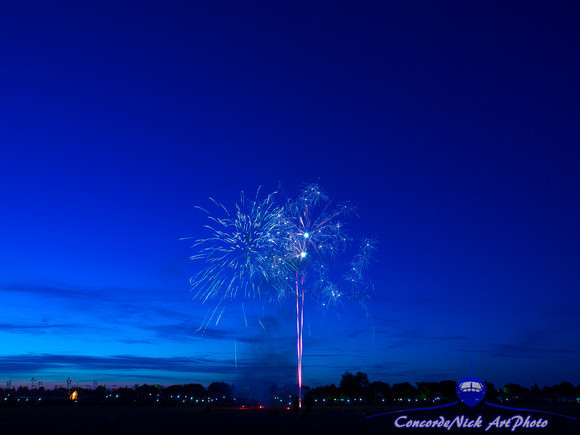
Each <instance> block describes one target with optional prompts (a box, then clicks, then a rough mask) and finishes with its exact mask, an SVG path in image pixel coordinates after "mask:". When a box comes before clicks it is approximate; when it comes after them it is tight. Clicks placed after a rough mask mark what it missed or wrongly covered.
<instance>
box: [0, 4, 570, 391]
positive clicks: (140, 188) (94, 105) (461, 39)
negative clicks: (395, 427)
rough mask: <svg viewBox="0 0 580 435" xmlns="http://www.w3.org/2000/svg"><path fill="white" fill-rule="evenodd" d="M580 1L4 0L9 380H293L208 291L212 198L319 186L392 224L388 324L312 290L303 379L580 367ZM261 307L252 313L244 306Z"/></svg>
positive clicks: (287, 354) (0, 197)
mask: <svg viewBox="0 0 580 435" xmlns="http://www.w3.org/2000/svg"><path fill="white" fill-rule="evenodd" d="M579 20H580V6H579V4H578V3H577V2H568V1H556V2H508V4H506V2H501V1H485V2H465V1H458V2H428V1H405V2H402V1H401V2H347V1H340V2H339V1H336V2H294V1H292V2H287V1H276V2H220V1H216V2H176V1H165V2H147V1H135V2H129V1H121V2H104V1H83V2H72V1H71V2H62V1H52V2H42V1H39V2H33V1H19V2H10V3H6V2H5V3H3V4H2V6H1V7H0V41H1V42H0V44H1V47H2V50H1V56H0V110H1V113H0V149H1V153H0V206H1V212H0V229H1V230H0V296H1V301H2V306H1V310H0V313H1V314H0V343H1V346H0V382H2V384H1V385H2V386H4V384H5V381H8V380H10V379H11V378H12V379H13V384H15V383H23V384H25V385H29V384H30V379H31V378H32V377H35V378H36V379H38V380H42V381H43V382H44V384H45V385H47V386H52V385H54V384H55V383H56V384H64V383H65V381H66V379H67V378H68V377H70V378H71V379H72V380H73V382H75V383H76V382H78V383H79V385H85V384H91V383H92V381H98V382H99V383H100V384H107V385H113V384H119V385H120V384H129V385H133V384H135V383H144V382H148V383H161V384H163V385H169V384H174V383H186V382H200V383H202V384H205V385H207V384H209V383H210V382H213V381H226V382H235V383H243V382H251V381H255V382H270V381H275V382H278V383H279V384H284V383H286V382H290V383H295V382H296V355H295V352H296V348H295V324H294V312H293V307H292V304H285V305H282V306H281V307H276V306H271V307H268V309H267V312H266V315H265V316H264V324H265V326H266V328H265V329H262V328H261V327H260V326H259V325H258V323H257V321H256V318H255V317H254V318H250V319H249V325H248V326H247V327H246V326H244V324H243V319H242V318H241V316H240V315H239V313H238V312H235V311H232V312H230V313H228V312H227V311H226V313H225V314H224V317H223V318H222V320H221V321H220V323H219V324H218V325H215V324H214V325H210V327H208V329H207V330H206V332H205V334H203V335H202V334H200V333H195V331H196V329H198V327H199V326H200V325H201V323H202V322H203V318H204V316H205V314H206V312H207V309H208V308H209V307H208V306H207V305H202V304H200V303H199V301H196V300H192V294H191V293H190V291H189V282H188V280H189V277H190V276H192V275H193V274H194V273H195V272H196V264H195V263H194V262H191V261H190V260H189V259H188V257H189V256H190V255H192V254H193V253H194V252H193V251H192V250H191V249H190V246H191V242H190V241H183V240H179V239H180V238H182V237H202V236H204V235H206V233H204V232H203V228H202V225H203V224H204V223H205V215H204V213H202V212H200V210H198V209H197V208H195V206H203V207H211V202H210V201H209V197H212V198H215V199H216V200H218V201H220V202H221V203H223V204H225V205H226V206H228V207H231V206H232V205H233V204H234V202H235V200H236V199H237V198H238V197H239V194H240V191H242V190H243V191H245V192H246V193H247V194H248V195H253V194H254V193H255V192H256V190H257V189H258V187H259V186H262V189H263V190H264V191H266V192H268V191H272V190H274V189H276V188H277V186H278V183H282V185H283V186H284V188H285V189H286V191H287V192H288V193H289V194H291V195H292V196H295V195H296V194H297V193H298V190H299V188H300V186H301V185H302V184H303V183H308V182H319V183H320V184H321V185H322V186H323V187H324V188H325V189H326V190H327V191H328V193H329V195H330V196H331V197H332V198H334V199H335V200H336V201H344V200H349V201H351V202H352V203H353V204H354V205H356V206H357V207H358V213H359V217H358V218H356V219H353V220H352V221H349V226H348V228H349V231H350V233H351V234H352V235H353V236H354V237H360V236H364V235H377V236H378V238H379V240H380V252H379V254H378V256H377V259H378V262H377V263H376V264H375V266H374V268H373V270H372V277H373V280H374V283H375V286H376V291H375V293H374V295H373V302H372V304H371V305H370V311H371V315H372V319H373V325H374V328H375V332H374V334H373V327H372V325H371V324H370V323H369V322H368V321H367V320H366V319H365V316H364V313H362V312H361V311H360V310H359V309H357V307H356V306H349V305H345V306H344V308H343V309H342V310H341V313H340V314H341V316H340V319H339V318H337V317H336V316H322V315H321V313H320V312H319V311H318V310H317V308H316V306H315V304H313V303H310V304H308V303H307V310H308V311H307V332H308V334H307V336H306V337H305V341H304V383H305V384H306V385H311V386H317V385H323V384H327V383H338V382H339V381H340V375H341V374H342V373H343V372H344V371H345V370H350V371H352V372H355V371H358V370H360V371H363V372H365V373H367V374H368V376H369V378H370V380H371V381H374V380H382V381H384V382H389V383H391V384H392V383H396V382H402V381H410V382H417V381H423V380H429V381H440V380H444V379H453V380H459V379H461V378H462V377H464V376H466V375H468V374H469V361H470V359H473V374H474V375H476V376H478V377H480V378H482V379H485V380H487V381H490V382H493V383H494V384H495V385H496V386H503V385H504V384H505V383H507V382H515V383H520V384H522V385H524V386H530V385H533V383H538V385H540V386H542V385H552V384H555V383H560V382H561V381H568V382H572V383H573V384H575V385H576V384H579V383H580V374H579V372H578V367H580V315H579V306H580V296H579V294H580V292H579V290H580V248H579V247H580V226H579V224H578V223H579V222H580V195H579V190H580V189H579V188H580V176H579V174H580V159H579V158H580V151H579V145H580V80H578V78H579V77H580V56H579V53H580V27H579V26H578V22H579ZM250 317H251V316H250Z"/></svg>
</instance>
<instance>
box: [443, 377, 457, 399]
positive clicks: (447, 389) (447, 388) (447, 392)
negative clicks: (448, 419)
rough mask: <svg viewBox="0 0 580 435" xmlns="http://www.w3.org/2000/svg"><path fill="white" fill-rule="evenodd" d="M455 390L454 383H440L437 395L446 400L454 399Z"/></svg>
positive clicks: (455, 385) (455, 384)
mask: <svg viewBox="0 0 580 435" xmlns="http://www.w3.org/2000/svg"><path fill="white" fill-rule="evenodd" d="M456 389H457V382H455V381H449V380H447V381H441V382H439V394H440V395H441V397H442V398H444V399H446V400H451V399H455V398H456V397H457V395H456Z"/></svg>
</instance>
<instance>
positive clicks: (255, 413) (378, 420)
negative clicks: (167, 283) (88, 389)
mask: <svg viewBox="0 0 580 435" xmlns="http://www.w3.org/2000/svg"><path fill="white" fill-rule="evenodd" d="M480 405H482V407H480V408H479V409H478V407H479V406H480ZM480 405H477V407H475V408H473V409H471V408H468V407H467V406H463V404H459V405H457V406H456V407H454V408H453V409H445V410H431V411H404V412H402V413H401V412H398V413H393V414H388V415H381V416H376V417H372V418H368V417H369V416H372V415H376V414H380V413H384V412H387V411H393V409H392V408H391V409H388V408H373V407H369V408H354V407H348V408H314V409H313V411H312V413H310V414H304V413H300V414H298V415H296V414H294V412H292V411H291V410H285V409H245V410H244V409H236V408H219V407H216V408H212V409H211V410H210V411H209V413H207V412H206V410H205V409H204V408H188V407H147V406H142V407H138V406H88V405H87V406H82V405H80V406H44V407H21V408H20V407H14V408H0V433H2V434H4V433H6V434H59V435H66V434H75V435H79V434H89V435H90V434H112V435H114V434H191V433H195V434H253V435H260V434H280V435H284V434H305V435H306V434H333V435H340V434H366V433H374V434H413V435H416V434H427V435H428V434H442V433H454V434H459V433H465V434H484V433H485V434H496V433H497V434H511V433H519V434H524V435H525V434H534V435H536V434H538V435H552V434H559V435H568V434H570V435H572V434H579V433H580V423H579V420H572V419H567V418H563V417H557V416H553V415H548V414H540V413H537V414H535V413H529V412H513V411H510V412H508V411H504V410H499V409H493V408H490V407H485V405H483V404H480ZM546 410H548V411H550V412H555V413H558V414H563V415H567V416H572V417H576V418H580V409H579V408H577V407H576V408H575V407H568V408H557V409H546ZM516 414H519V415H522V416H523V417H525V416H527V415H528V414H531V416H532V418H544V419H548V421H549V423H548V425H547V426H546V427H545V428H522V427H520V428H517V429H516V430H514V431H513V432H512V430H511V428H505V427H502V428H496V427H490V428H489V430H488V431H485V428H486V426H487V425H488V423H489V422H491V421H493V420H494V419H495V418H496V417H497V416H501V417H502V418H506V417H510V416H513V415H516ZM461 415H464V416H465V417H467V418H470V419H473V420H475V419H477V417H478V416H481V418H482V420H483V422H484V424H483V427H482V428H480V429H478V428H464V429H457V428H456V427H453V428H452V429H451V430H447V429H445V428H397V427H395V425H394V422H395V419H396V418H397V417H400V416H407V418H406V419H401V420H399V422H401V421H403V422H406V421H409V420H411V419H415V420H429V419H432V420H436V419H438V418H440V417H441V416H443V417H445V418H446V419H452V418H454V417H455V416H461Z"/></svg>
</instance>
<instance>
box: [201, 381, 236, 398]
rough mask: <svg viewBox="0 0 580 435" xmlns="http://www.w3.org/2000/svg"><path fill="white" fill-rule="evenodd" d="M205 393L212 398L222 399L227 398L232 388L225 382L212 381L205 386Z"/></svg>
mask: <svg viewBox="0 0 580 435" xmlns="http://www.w3.org/2000/svg"><path fill="white" fill-rule="evenodd" d="M207 395H208V396H209V397H211V398H214V399H216V398H217V399H222V398H223V397H225V398H226V399H229V398H230V397H231V395H232V390H231V388H230V385H229V384H226V383H225V382H212V383H211V384H209V387H207Z"/></svg>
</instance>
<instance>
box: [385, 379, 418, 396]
mask: <svg viewBox="0 0 580 435" xmlns="http://www.w3.org/2000/svg"><path fill="white" fill-rule="evenodd" d="M391 397H392V398H393V399H394V400H397V399H414V398H416V397H417V389H416V388H415V387H413V386H412V385H411V384H410V383H408V382H403V383H401V384H393V386H392V387H391Z"/></svg>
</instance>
